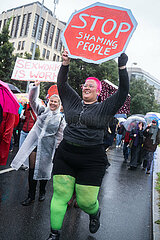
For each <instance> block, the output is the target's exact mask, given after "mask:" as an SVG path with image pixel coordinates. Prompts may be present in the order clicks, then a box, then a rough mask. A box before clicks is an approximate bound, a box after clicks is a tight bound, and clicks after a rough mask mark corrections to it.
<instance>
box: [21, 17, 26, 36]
mask: <svg viewBox="0 0 160 240" xmlns="http://www.w3.org/2000/svg"><path fill="white" fill-rule="evenodd" d="M26 19H27V15H26V14H24V15H23V20H22V26H21V32H20V37H22V36H23V35H24V26H25V23H26Z"/></svg>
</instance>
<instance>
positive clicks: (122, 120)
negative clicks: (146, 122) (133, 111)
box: [117, 117, 126, 123]
mask: <svg viewBox="0 0 160 240" xmlns="http://www.w3.org/2000/svg"><path fill="white" fill-rule="evenodd" d="M117 119H118V122H119V123H123V122H125V121H126V119H125V118H123V117H120V118H117Z"/></svg>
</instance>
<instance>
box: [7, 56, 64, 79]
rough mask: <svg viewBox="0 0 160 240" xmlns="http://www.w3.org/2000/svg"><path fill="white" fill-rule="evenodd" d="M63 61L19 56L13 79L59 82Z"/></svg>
mask: <svg viewBox="0 0 160 240" xmlns="http://www.w3.org/2000/svg"><path fill="white" fill-rule="evenodd" d="M61 64H62V63H61V62H52V61H39V60H28V59H23V58H17V60H16V63H15V66H14V69H13V73H12V77H11V78H12V79H14V80H21V81H35V80H39V81H41V82H57V75H58V72H59V69H60V66H61Z"/></svg>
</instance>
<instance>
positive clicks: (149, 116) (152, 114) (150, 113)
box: [144, 112, 160, 126]
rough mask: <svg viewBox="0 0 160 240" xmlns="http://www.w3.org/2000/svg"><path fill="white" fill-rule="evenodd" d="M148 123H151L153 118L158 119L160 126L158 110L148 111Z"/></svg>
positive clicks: (146, 117) (146, 118)
mask: <svg viewBox="0 0 160 240" xmlns="http://www.w3.org/2000/svg"><path fill="white" fill-rule="evenodd" d="M144 118H145V120H146V122H147V124H150V123H151V122H152V120H153V119H154V120H157V122H158V125H159V126H160V113H157V112H148V113H146V115H145V116H144Z"/></svg>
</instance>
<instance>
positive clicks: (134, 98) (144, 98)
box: [130, 78, 159, 114]
mask: <svg viewBox="0 0 160 240" xmlns="http://www.w3.org/2000/svg"><path fill="white" fill-rule="evenodd" d="M130 95H131V106H130V112H131V114H136V113H139V114H146V113H147V112H151V111H156V110H158V108H159V107H158V105H157V103H156V101H155V96H154V86H151V85H149V84H148V83H147V82H146V81H145V80H142V79H141V78H139V79H132V80H131V81H130Z"/></svg>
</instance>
